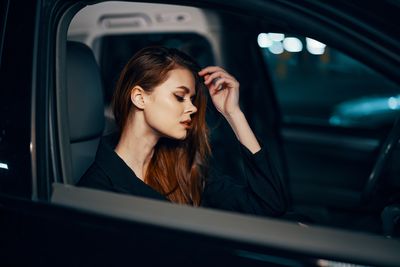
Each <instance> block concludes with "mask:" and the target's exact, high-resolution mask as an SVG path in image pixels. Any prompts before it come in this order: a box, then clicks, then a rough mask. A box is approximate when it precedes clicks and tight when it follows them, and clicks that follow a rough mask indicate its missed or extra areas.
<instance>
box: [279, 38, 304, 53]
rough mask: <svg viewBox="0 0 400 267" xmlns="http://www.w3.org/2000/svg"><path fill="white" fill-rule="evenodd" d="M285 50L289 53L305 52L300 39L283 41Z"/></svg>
mask: <svg viewBox="0 0 400 267" xmlns="http://www.w3.org/2000/svg"><path fill="white" fill-rule="evenodd" d="M283 48H285V50H286V51H288V52H300V51H301V50H303V44H302V43H301V41H300V40H299V39H298V38H295V37H286V38H285V39H283Z"/></svg>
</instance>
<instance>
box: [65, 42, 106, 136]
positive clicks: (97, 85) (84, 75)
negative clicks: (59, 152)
mask: <svg viewBox="0 0 400 267" xmlns="http://www.w3.org/2000/svg"><path fill="white" fill-rule="evenodd" d="M67 90H68V116H69V129H70V141H71V143H73V142H78V141H83V140H87V139H91V138H93V137H96V136H101V134H102V132H103V128H104V100H103V87H102V80H101V76H100V71H99V67H98V65H97V62H96V60H95V58H94V55H93V52H92V50H91V49H90V48H89V47H88V46H86V45H85V44H83V43H78V42H70V41H69V42H67Z"/></svg>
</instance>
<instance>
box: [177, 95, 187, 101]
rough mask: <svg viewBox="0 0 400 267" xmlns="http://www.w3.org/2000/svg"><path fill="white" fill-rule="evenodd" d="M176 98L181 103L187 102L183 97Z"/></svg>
mask: <svg viewBox="0 0 400 267" xmlns="http://www.w3.org/2000/svg"><path fill="white" fill-rule="evenodd" d="M175 97H176V99H177V100H178V101H179V102H183V101H184V100H185V98H184V97H183V96H179V95H175Z"/></svg>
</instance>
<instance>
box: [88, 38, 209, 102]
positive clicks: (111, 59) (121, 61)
mask: <svg viewBox="0 0 400 267" xmlns="http://www.w3.org/2000/svg"><path fill="white" fill-rule="evenodd" d="M100 43H101V45H100ZM96 45H97V46H99V47H100V59H99V61H100V68H101V73H102V77H103V81H104V88H105V102H106V103H109V102H110V100H111V97H112V93H113V91H114V86H115V83H116V81H117V79H118V75H119V74H120V72H121V71H122V68H123V67H124V66H125V64H126V63H127V62H128V60H129V59H130V58H131V57H132V56H133V55H134V54H135V53H136V52H137V51H139V50H140V49H142V48H143V47H146V46H153V45H162V46H167V47H174V48H177V49H180V50H182V51H184V52H186V53H188V54H189V55H191V56H192V57H193V58H195V59H196V60H197V62H198V63H199V64H200V65H201V66H202V67H204V66H207V65H214V57H213V53H212V50H211V46H210V44H209V42H208V41H207V40H206V39H205V38H204V37H202V36H201V35H198V34H195V33H148V34H131V35H110V36H104V37H100V38H98V39H97V40H95V43H94V46H96Z"/></svg>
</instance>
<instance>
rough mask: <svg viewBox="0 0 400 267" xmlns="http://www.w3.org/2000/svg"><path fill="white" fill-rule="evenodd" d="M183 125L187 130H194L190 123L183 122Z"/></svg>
mask: <svg viewBox="0 0 400 267" xmlns="http://www.w3.org/2000/svg"><path fill="white" fill-rule="evenodd" d="M181 124H182V125H183V126H184V127H185V128H186V129H190V128H192V124H191V122H190V121H183V122H181Z"/></svg>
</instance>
